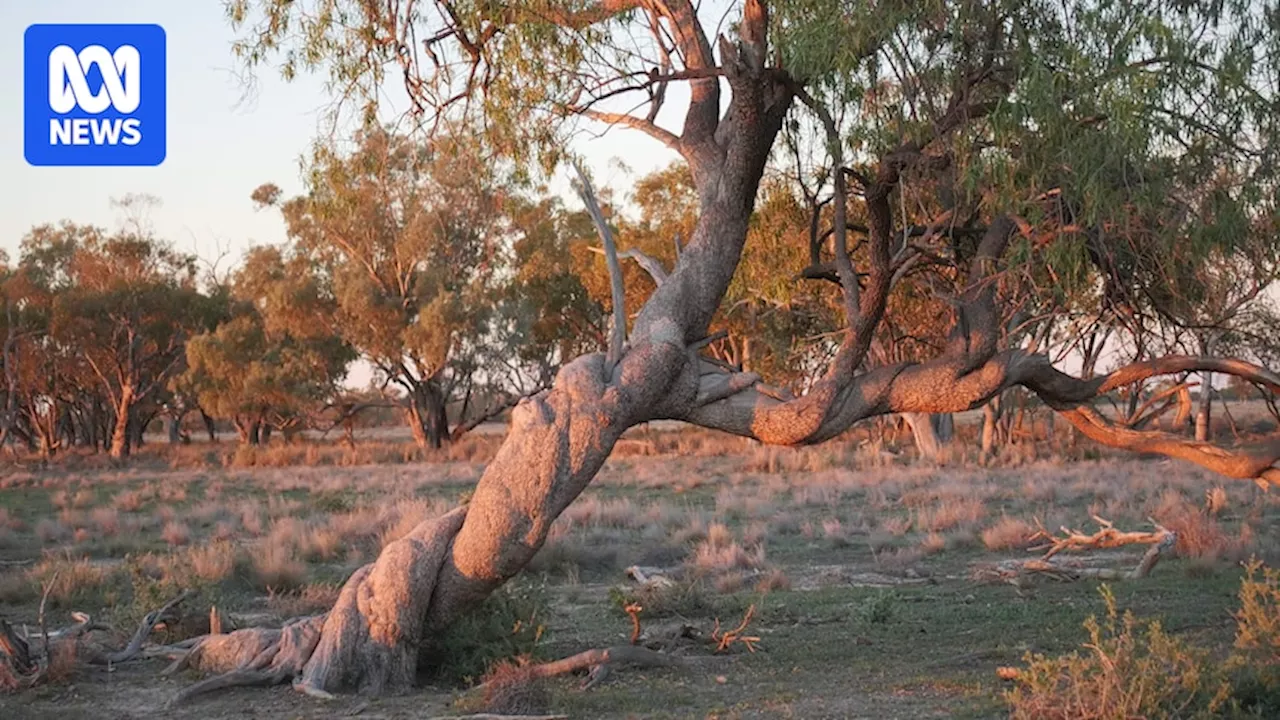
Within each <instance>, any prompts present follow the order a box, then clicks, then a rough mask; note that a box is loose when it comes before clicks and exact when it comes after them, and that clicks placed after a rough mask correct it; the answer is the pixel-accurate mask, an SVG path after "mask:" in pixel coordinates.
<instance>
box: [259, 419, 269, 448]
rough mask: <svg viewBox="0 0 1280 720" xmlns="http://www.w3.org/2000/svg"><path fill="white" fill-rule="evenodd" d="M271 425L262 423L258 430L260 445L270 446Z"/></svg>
mask: <svg viewBox="0 0 1280 720" xmlns="http://www.w3.org/2000/svg"><path fill="white" fill-rule="evenodd" d="M271 431H272V427H271V423H269V422H263V423H262V424H261V425H260V426H259V429H258V442H259V443H260V444H262V445H270V444H271Z"/></svg>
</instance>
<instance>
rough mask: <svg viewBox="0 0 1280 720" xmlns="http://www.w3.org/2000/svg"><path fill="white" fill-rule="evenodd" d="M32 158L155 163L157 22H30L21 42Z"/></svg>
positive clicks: (160, 121) (159, 143) (160, 57)
mask: <svg viewBox="0 0 1280 720" xmlns="http://www.w3.org/2000/svg"><path fill="white" fill-rule="evenodd" d="M24 74H25V77H24V80H25V82H24V101H25V103H24V104H25V107H24V109H23V115H24V136H25V137H24V150H25V154H26V158H27V162H29V163H30V164H32V165H64V166H65V165H159V164H160V163H161V162H163V161H164V157H165V152H166V148H165V145H166V128H165V34H164V30H163V29H162V28H161V27H160V26H158V25H32V26H31V27H29V28H27V33H26V36H25V41H24Z"/></svg>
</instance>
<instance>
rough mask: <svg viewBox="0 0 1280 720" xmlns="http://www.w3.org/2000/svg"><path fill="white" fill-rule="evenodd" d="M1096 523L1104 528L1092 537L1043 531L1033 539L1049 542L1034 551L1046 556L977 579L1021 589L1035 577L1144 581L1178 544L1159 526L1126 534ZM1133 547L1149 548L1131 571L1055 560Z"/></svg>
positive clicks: (992, 569) (980, 572) (987, 569)
mask: <svg viewBox="0 0 1280 720" xmlns="http://www.w3.org/2000/svg"><path fill="white" fill-rule="evenodd" d="M1094 521H1096V522H1097V523H1098V524H1099V525H1100V526H1101V529H1099V530H1098V532H1096V533H1094V534H1092V535H1085V534H1084V533H1081V532H1079V531H1077V530H1068V529H1067V528H1063V529H1062V532H1063V535H1062V536H1061V537H1054V536H1051V535H1049V534H1048V533H1047V532H1045V531H1044V530H1041V531H1040V532H1038V533H1036V535H1034V536H1032V537H1033V539H1036V538H1040V539H1047V540H1049V542H1048V543H1046V544H1042V545H1039V546H1037V547H1034V548H1031V549H1032V550H1033V551H1035V550H1045V549H1047V552H1046V553H1045V554H1044V555H1043V556H1041V557H1039V558H1035V559H1032V560H1005V561H1003V562H1000V563H997V564H995V565H991V566H984V567H980V568H978V569H977V570H976V571H975V572H974V578H975V579H976V580H979V581H982V582H1007V583H1010V584H1012V585H1014V586H1015V587H1017V588H1019V590H1021V589H1022V588H1024V587H1026V584H1027V583H1028V582H1029V581H1030V578H1032V577H1047V578H1050V579H1052V580H1057V581H1059V582H1074V581H1077V580H1081V579H1084V578H1093V579H1097V580H1141V579H1142V578H1145V577H1147V575H1149V574H1150V573H1151V570H1152V569H1153V568H1154V567H1155V566H1156V563H1158V562H1159V561H1160V557H1161V556H1162V555H1164V554H1166V553H1168V552H1169V551H1171V550H1172V549H1173V547H1174V546H1175V545H1177V542H1178V535H1177V533H1175V532H1173V531H1172V530H1167V529H1165V528H1163V527H1160V526H1159V525H1157V526H1156V530H1155V531H1154V532H1123V531H1120V530H1116V529H1115V527H1113V526H1112V524H1111V523H1110V522H1109V521H1107V520H1104V519H1102V518H1099V517H1097V516H1094ZM1133 544H1145V545H1149V546H1150V547H1148V548H1147V551H1146V552H1145V553H1143V555H1142V560H1141V561H1139V562H1138V565H1137V566H1136V567H1134V568H1133V569H1132V570H1118V569H1115V568H1099V567H1090V566H1088V565H1086V564H1085V563H1084V562H1083V561H1081V560H1076V559H1066V560H1064V559H1062V558H1059V557H1055V555H1056V554H1057V553H1059V552H1062V551H1072V550H1082V549H1098V548H1115V547H1121V546H1124V545H1133Z"/></svg>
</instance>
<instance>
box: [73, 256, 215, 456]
mask: <svg viewBox="0 0 1280 720" xmlns="http://www.w3.org/2000/svg"><path fill="white" fill-rule="evenodd" d="M195 274H196V271H195V259H194V258H192V257H189V256H184V255H180V254H178V253H175V252H174V251H173V250H171V249H170V248H168V247H167V246H165V245H164V244H163V243H161V242H159V241H157V240H155V239H154V238H151V237H145V236H139V235H132V234H118V235H112V236H106V235H102V234H92V235H90V236H88V237H87V238H86V239H85V240H84V241H83V242H81V243H80V244H78V246H77V247H76V249H75V251H74V253H73V254H72V256H71V260H70V265H69V281H70V282H69V285H68V286H67V288H66V289H65V290H64V291H63V292H61V293H59V294H58V295H57V296H56V297H55V298H54V301H53V312H52V320H51V323H50V334H51V336H52V337H53V338H54V340H55V341H56V342H58V343H60V344H61V345H62V346H63V347H66V348H75V349H76V354H77V358H78V361H79V362H82V363H83V365H84V367H85V368H87V369H88V371H89V375H90V377H91V378H92V380H87V381H85V382H84V383H83V384H82V387H83V386H87V385H89V384H91V383H93V382H96V384H97V386H98V388H99V389H100V390H101V391H102V393H103V394H104V396H105V398H106V400H107V402H108V410H109V412H110V414H111V417H112V424H111V428H112V429H111V440H110V447H109V452H110V454H111V456H112V457H113V458H122V457H125V456H127V455H128V454H129V451H130V448H131V446H132V445H133V444H134V443H135V442H136V441H137V438H138V437H139V436H140V435H141V432H142V430H143V428H145V427H146V420H147V419H149V418H150V417H154V415H155V413H156V412H157V410H158V406H156V405H155V404H154V401H155V396H156V395H157V394H158V393H160V392H162V391H163V390H164V389H165V387H166V386H167V384H168V382H169V380H170V379H171V378H172V377H173V376H175V375H176V374H177V373H179V372H181V370H182V362H183V360H184V358H185V353H184V350H185V343H186V340H187V338H188V337H190V336H191V335H192V334H195V333H197V332H200V331H201V330H204V329H206V328H208V327H210V326H212V324H213V323H214V322H216V316H215V315H214V312H215V311H216V310H215V308H213V307H211V306H210V304H209V303H208V302H206V298H205V297H204V296H203V295H202V294H201V293H200V292H199V290H197V289H196V287H195Z"/></svg>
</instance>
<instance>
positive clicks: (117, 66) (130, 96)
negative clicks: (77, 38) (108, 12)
mask: <svg viewBox="0 0 1280 720" xmlns="http://www.w3.org/2000/svg"><path fill="white" fill-rule="evenodd" d="M141 63H142V58H141V56H140V55H139V53H138V48H136V47H134V46H132V45H121V46H120V47H119V48H117V49H116V51H115V52H114V53H112V52H109V51H108V50H107V49H106V48H104V47H102V46H101V45H90V46H88V47H86V48H85V49H83V50H81V51H80V52H78V53H77V52H76V51H75V50H72V49H71V47H70V46H67V45H59V46H58V47H56V48H54V49H53V50H51V51H50V52H49V107H50V108H51V109H52V110H53V111H54V112H56V113H62V114H66V113H69V112H71V111H72V110H74V109H76V107H77V106H79V108H80V109H81V110H83V111H85V112H87V113H95V114H96V113H100V112H103V111H104V110H106V109H107V108H108V107H113V108H115V109H116V110H117V111H118V112H122V113H131V112H133V111H135V110H137V109H138V105H139V104H140V103H141V102H142V82H141V79H140V76H139V70H140V65H141ZM95 65H96V66H97V67H98V71H99V72H100V73H102V87H101V88H100V89H99V90H98V92H93V91H92V90H90V89H89V79H88V77H86V74H87V73H88V71H89V69H90V68H92V67H93V66H95Z"/></svg>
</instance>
